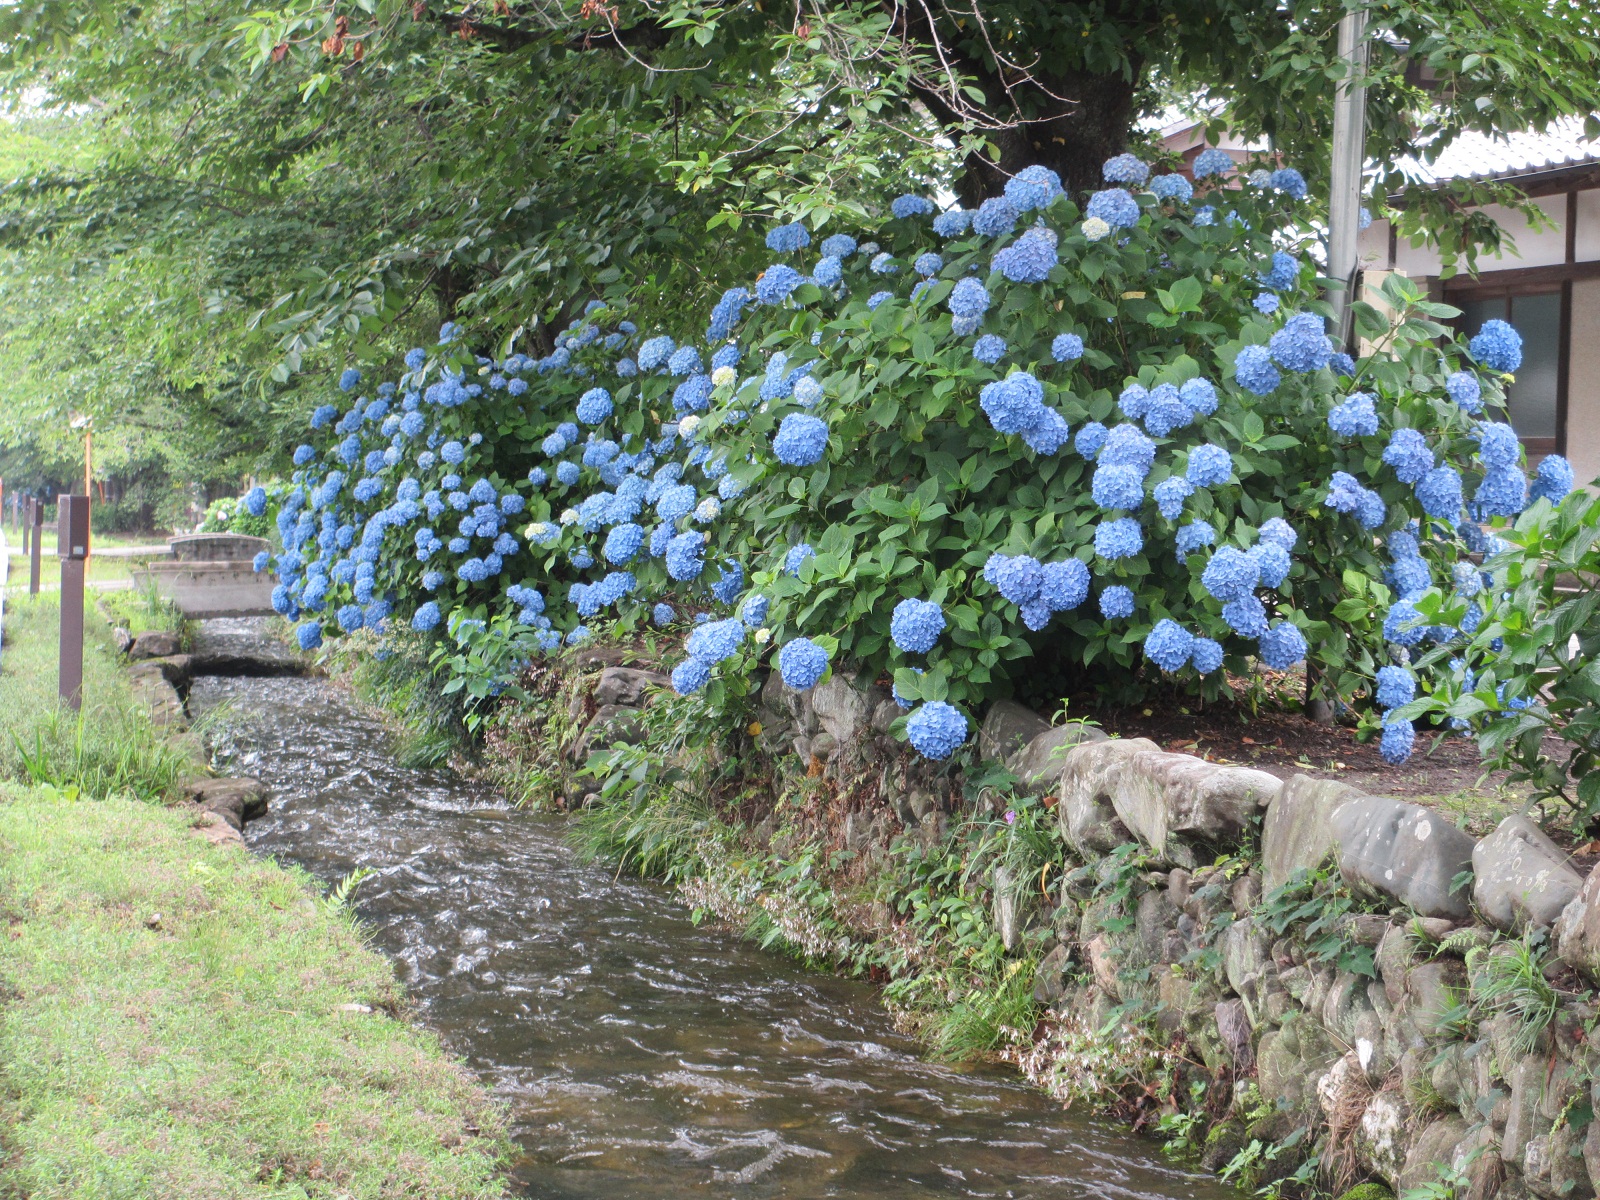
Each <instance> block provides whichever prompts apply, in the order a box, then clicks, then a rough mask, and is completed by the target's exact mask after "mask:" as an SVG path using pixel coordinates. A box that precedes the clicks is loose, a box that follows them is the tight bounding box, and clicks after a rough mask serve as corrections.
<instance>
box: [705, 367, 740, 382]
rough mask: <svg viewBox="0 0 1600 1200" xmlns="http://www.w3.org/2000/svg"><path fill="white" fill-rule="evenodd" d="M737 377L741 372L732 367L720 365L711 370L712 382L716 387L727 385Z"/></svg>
mask: <svg viewBox="0 0 1600 1200" xmlns="http://www.w3.org/2000/svg"><path fill="white" fill-rule="evenodd" d="M737 378H739V373H738V372H737V371H735V370H734V369H733V368H732V367H718V368H717V369H716V370H715V371H713V372H711V383H712V385H713V386H715V387H727V386H728V385H729V384H730V383H732V382H733V381H734V380H735V379H737Z"/></svg>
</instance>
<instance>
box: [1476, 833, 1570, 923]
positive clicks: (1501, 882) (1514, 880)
mask: <svg viewBox="0 0 1600 1200" xmlns="http://www.w3.org/2000/svg"><path fill="white" fill-rule="evenodd" d="M1472 875H1473V879H1472V899H1473V902H1474V903H1475V904H1477V906H1478V911H1479V912H1481V913H1482V914H1483V915H1484V916H1485V917H1487V918H1488V919H1489V921H1490V922H1491V923H1492V924H1494V925H1496V926H1497V927H1499V928H1500V929H1504V930H1507V931H1509V932H1512V933H1520V932H1522V931H1523V930H1524V929H1528V928H1539V929H1543V928H1549V927H1550V926H1551V925H1554V924H1555V923H1556V920H1557V919H1558V918H1559V917H1560V916H1561V911H1562V909H1564V908H1566V906H1567V905H1568V904H1571V903H1572V901H1573V900H1575V899H1577V896H1578V893H1579V892H1580V891H1582V890H1583V876H1581V875H1579V874H1578V873H1577V872H1576V871H1574V870H1573V869H1572V867H1571V866H1569V865H1568V863H1567V856H1566V855H1565V854H1563V853H1562V852H1561V850H1560V848H1559V847H1557V846H1556V844H1555V843H1554V842H1552V841H1551V840H1550V839H1549V838H1547V837H1546V836H1545V835H1544V833H1543V832H1542V831H1541V830H1540V829H1539V827H1538V826H1537V825H1535V824H1534V823H1533V822H1532V821H1530V820H1528V818H1526V817H1521V816H1510V817H1507V818H1506V819H1505V820H1504V821H1501V822H1500V825H1499V827H1498V828H1497V829H1496V830H1495V831H1494V832H1493V833H1491V834H1490V835H1489V836H1488V837H1486V838H1484V839H1483V840H1482V841H1481V842H1479V843H1478V844H1477V845H1476V846H1475V847H1474V848H1473V851H1472Z"/></svg>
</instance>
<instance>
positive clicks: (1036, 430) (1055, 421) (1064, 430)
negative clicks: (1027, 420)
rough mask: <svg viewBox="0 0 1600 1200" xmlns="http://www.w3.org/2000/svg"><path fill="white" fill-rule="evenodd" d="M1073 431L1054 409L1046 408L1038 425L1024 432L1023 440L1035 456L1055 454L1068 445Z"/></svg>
mask: <svg viewBox="0 0 1600 1200" xmlns="http://www.w3.org/2000/svg"><path fill="white" fill-rule="evenodd" d="M1071 433H1072V430H1071V428H1069V427H1068V425H1067V419H1066V418H1065V417H1063V416H1062V415H1061V414H1060V413H1058V412H1057V411H1056V410H1055V409H1053V408H1046V409H1045V410H1044V412H1043V413H1042V414H1041V415H1040V418H1039V422H1038V424H1036V425H1034V426H1033V428H1031V429H1024V430H1023V431H1022V440H1023V442H1024V443H1025V444H1026V445H1027V447H1028V449H1030V450H1032V451H1033V452H1034V453H1035V454H1054V453H1056V452H1057V451H1058V450H1060V449H1061V447H1062V446H1064V445H1066V444H1067V438H1068V437H1069V436H1070V435H1071Z"/></svg>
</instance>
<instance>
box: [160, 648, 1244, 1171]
mask: <svg viewBox="0 0 1600 1200" xmlns="http://www.w3.org/2000/svg"><path fill="white" fill-rule="evenodd" d="M260 636H261V635H260V633H259V632H258V630H257V629H256V628H255V627H254V625H253V623H251V622H244V621H213V622H206V623H205V628H204V629H203V630H202V633H201V638H202V639H208V638H209V639H210V640H211V641H212V642H213V643H216V642H226V643H229V644H232V645H234V646H236V647H237V646H238V645H240V644H243V643H248V642H249V641H250V640H251V639H252V638H259V637H260ZM189 704H190V710H191V712H192V713H193V714H194V715H195V716H196V717H199V716H200V715H202V714H204V713H206V712H208V711H211V710H215V709H218V708H219V707H221V706H226V709H225V711H224V712H222V713H221V714H219V719H218V721H217V724H216V726H215V728H213V729H212V730H211V731H210V734H209V740H210V741H211V742H212V749H213V759H214V761H215V763H216V765H217V767H218V769H219V770H220V771H222V772H225V773H230V774H238V775H251V776H254V777H256V778H258V779H260V780H261V781H262V782H263V783H265V784H266V785H267V786H268V788H269V789H270V791H271V805H272V807H271V811H270V813H269V814H268V815H267V816H266V817H264V818H262V819H260V820H258V821H255V822H253V823H251V824H250V825H248V826H246V829H245V841H246V843H247V844H248V845H249V846H250V848H251V849H252V850H253V851H254V852H255V853H257V854H261V855H267V856H271V857H274V858H276V859H278V860H279V861H282V862H285V863H295V864H298V865H300V866H302V867H304V868H306V869H307V870H308V871H310V872H311V873H312V874H314V875H315V876H317V878H318V879H320V880H322V881H323V882H324V883H332V882H333V881H335V880H337V879H339V878H340V877H342V876H344V875H346V874H348V873H349V872H350V871H352V870H354V869H355V868H357V867H361V866H364V867H368V868H370V869H372V870H374V871H376V872H377V874H376V875H375V876H373V877H372V878H370V879H368V880H367V881H366V882H365V883H363V884H362V886H361V888H360V891H359V893H358V902H357V911H358V912H359V914H360V916H361V918H362V919H363V921H364V922H365V923H366V924H367V926H368V927H369V928H370V930H371V932H372V938H373V944H374V945H375V946H376V947H377V948H379V949H381V950H382V951H383V952H384V953H385V954H387V955H388V956H389V957H390V958H391V959H392V960H393V962H394V964H395V969H396V971H397V972H398V974H399V977H400V979H401V981H402V982H403V983H404V984H405V986H406V988H407V990H408V992H409V993H410V995H411V996H412V998H413V1000H414V1002H415V1004H416V1006H417V1010H418V1014H419V1016H420V1019H421V1020H422V1021H423V1022H425V1023H426V1024H427V1025H429V1026H430V1027H432V1028H434V1029H436V1030H437V1031H438V1032H439V1034H440V1035H441V1036H442V1037H443V1038H444V1040H445V1042H446V1044H447V1045H448V1046H449V1048H450V1049H451V1051H452V1052H454V1053H455V1054H457V1055H459V1056H460V1057H461V1058H462V1059H464V1060H465V1061H466V1062H467V1063H468V1065H469V1066H470V1067H471V1068H472V1069H473V1070H474V1071H476V1072H477V1074H478V1075H479V1077H480V1078H481V1079H482V1080H483V1082H484V1084H485V1085H486V1086H487V1087H489V1088H490V1089H491V1090H492V1091H493V1092H494V1094H495V1095H496V1096H498V1097H499V1098H500V1100H501V1101H502V1102H504V1103H505V1104H506V1105H507V1106H508V1108H509V1110H510V1113H511V1122H512V1127H511V1132H512V1136H513V1138H514V1139H515V1142H516V1145H517V1149H518V1154H517V1156H516V1157H515V1159H514V1161H513V1162H512V1164H511V1171H510V1189H511V1191H512V1193H513V1194H515V1195H519V1196H533V1197H541V1198H549V1200H558V1198H559V1200H569V1198H570V1200H587V1198H596V1200H599V1198H603V1200H658V1198H659V1200H666V1198H669V1197H671V1198H675V1200H676V1198H682V1197H688V1196H691V1195H693V1196H701V1195H706V1196H716V1197H737V1198H740V1200H743V1198H747V1197H748V1198H751V1200H757V1198H767V1197H784V1198H789V1197H793V1198H796V1200H800V1198H806V1200H813V1198H815V1200H821V1198H823V1197H837V1198H841V1200H865V1198H867V1197H872V1198H874V1200H900V1198H902V1197H906V1198H909V1197H924V1198H925V1197H929V1196H933V1197H938V1196H951V1197H956V1196H967V1197H988V1196H994V1197H1018V1198H1033V1197H1037V1198H1040V1200H1044V1198H1051V1200H1056V1198H1059V1200H1078V1198H1080V1197H1105V1198H1112V1197H1116V1198H1124V1197H1127V1198H1131V1197H1142V1198H1151V1200H1155V1198H1173V1200H1176V1198H1179V1197H1182V1198H1185V1200H1222V1198H1223V1197H1228V1196H1236V1195H1237V1194H1238V1193H1235V1192H1232V1191H1231V1190H1229V1189H1227V1188H1225V1187H1223V1186H1222V1185H1221V1184H1219V1183H1217V1182H1216V1181H1214V1180H1213V1179H1211V1178H1209V1177H1207V1176H1203V1175H1199V1174H1197V1173H1195V1172H1193V1171H1190V1170H1188V1169H1185V1168H1183V1167H1180V1166H1178V1165H1175V1164H1172V1163H1169V1162H1166V1161H1164V1160H1163V1159H1162V1157H1161V1155H1160V1152H1159V1148H1158V1147H1157V1146H1156V1145H1155V1144H1154V1143H1152V1142H1148V1141H1144V1140H1141V1139H1139V1138H1135V1137H1133V1136H1131V1135H1129V1134H1127V1133H1125V1132H1122V1131H1120V1130H1118V1129H1116V1128H1115V1127H1113V1126H1110V1125H1107V1124H1103V1123H1098V1122H1095V1121H1093V1120H1089V1119H1087V1118H1084V1117H1081V1116H1079V1115H1077V1114H1073V1113H1066V1112H1063V1111H1062V1110H1061V1108H1060V1107H1059V1105H1057V1104H1055V1103H1054V1102H1052V1101H1051V1100H1049V1099H1048V1098H1047V1097H1045V1096H1043V1095H1041V1094H1039V1093H1038V1092H1036V1091H1034V1090H1033V1089H1032V1088H1030V1087H1029V1086H1027V1085H1026V1084H1025V1083H1023V1082H1022V1081H1021V1080H1020V1079H1018V1078H1016V1077H1014V1076H1012V1075H1010V1074H1009V1073H1007V1072H1004V1071H1000V1070H988V1069H985V1070H961V1069H956V1068H951V1067H947V1066H941V1065H938V1064H933V1063H929V1062H926V1061H924V1060H922V1059H921V1058H919V1057H918V1051H917V1047H916V1045H915V1044H914V1043H913V1042H912V1041H910V1040H909V1039H907V1038H905V1037H904V1036H902V1035H900V1034H899V1033H897V1032H895V1030H894V1028H893V1026H892V1025H891V1023H890V1021H889V1019H888V1017H887V1015H886V1014H885V1013H884V1012H883V1010H882V1008H881V1006H880V1005H879V1003H878V1000H877V997H876V996H875V994H874V992H873V989H872V988H871V987H869V986H868V985H866V984H864V983H860V982H857V981H853V980H846V979H838V978H833V977H829V976H825V975H817V974H812V973H809V972H807V971H805V970H803V969H802V968H800V967H799V966H797V965H796V964H794V963H791V962H789V961H788V960H786V959H784V958H781V957H779V956H776V955H773V954H770V953H765V952H763V951H760V950H758V949H756V948H754V947H752V946H750V945H749V944H747V943H744V942H742V941H740V940H739V939H738V938H737V937H736V936H734V935H733V934H731V933H729V932H726V931H724V930H721V929H717V928H712V927H706V926H702V927H696V926H695V925H694V924H693V923H692V922H691V921H690V920H689V915H688V913H687V912H686V911H685V910H684V909H683V908H682V907H681V906H680V905H679V904H678V903H677V902H676V901H675V900H674V898H673V897H672V895H671V894H670V893H669V892H668V891H667V890H666V889H664V888H661V887H658V886H655V885H653V884H650V883H645V882H640V881H637V880H633V879H629V878H620V879H619V878H616V877H614V876H613V874H612V872H611V871H609V870H607V869H606V868H605V866H604V865H603V864H589V865H586V864H584V863H582V862H580V861H579V859H578V858H577V856H576V855H575V854H574V852H573V851H572V849H571V848H570V847H569V845H568V843H567V841H566V839H565V831H564V822H563V821H562V820H561V819H559V818H555V817H545V816H537V815H532V814H529V813H526V812H522V811H519V810H516V809H513V808H510V807H508V806H507V805H506V804H505V802H504V801H502V800H501V799H500V798H499V797H497V796H496V795H495V794H493V793H492V792H491V791H489V790H487V789H486V788H485V787H484V786H483V785H481V784H479V783H476V782H474V781H472V780H469V779H464V778H461V777H459V776H456V775H454V774H452V773H450V772H448V771H436V770H413V769H408V768H403V767H400V766H399V765H397V764H396V762H395V761H394V760H393V759H392V758H391V756H390V754H389V750H388V746H389V743H390V737H389V734H388V732H387V730H386V729H385V727H384V725H383V724H382V722H381V721H379V720H377V719H375V718H374V717H373V716H372V715H371V714H369V713H367V712H365V711H363V710H362V709H361V707H360V706H358V705H357V704H355V703H354V702H353V701H352V700H351V699H350V698H349V697H348V696H347V694H346V693H344V692H343V691H341V690H340V689H339V688H337V687H335V686H334V685H333V684H331V683H329V682H328V681H326V680H323V679H317V678H298V677H276V678H239V677H218V676H202V677H200V678H197V679H196V680H195V681H194V683H193V687H192V690H191V693H190V697H189Z"/></svg>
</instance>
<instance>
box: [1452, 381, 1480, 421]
mask: <svg viewBox="0 0 1600 1200" xmlns="http://www.w3.org/2000/svg"><path fill="white" fill-rule="evenodd" d="M1444 390H1445V391H1446V392H1447V393H1448V394H1449V396H1450V399H1452V400H1454V401H1455V402H1456V404H1457V405H1459V406H1460V408H1461V411H1462V412H1465V413H1471V414H1473V415H1477V414H1478V413H1481V412H1482V411H1483V386H1482V385H1481V384H1480V383H1479V382H1478V377H1477V376H1476V375H1474V374H1473V373H1472V372H1471V371H1452V372H1450V374H1449V375H1447V376H1446V377H1445V381H1444Z"/></svg>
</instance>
